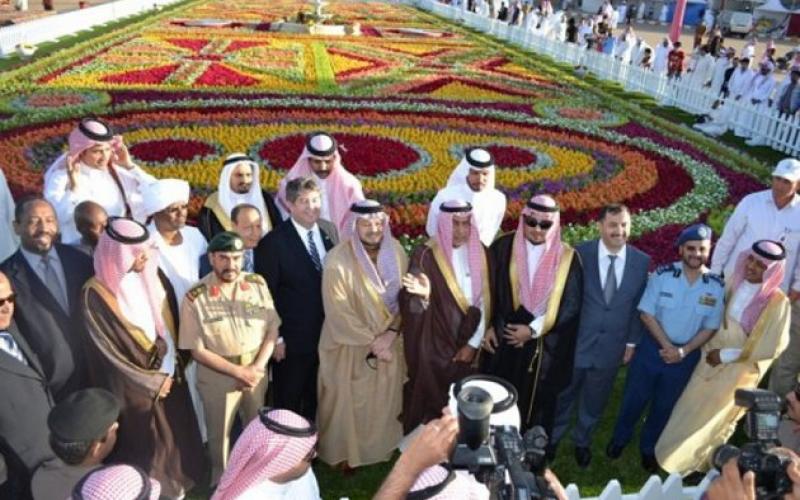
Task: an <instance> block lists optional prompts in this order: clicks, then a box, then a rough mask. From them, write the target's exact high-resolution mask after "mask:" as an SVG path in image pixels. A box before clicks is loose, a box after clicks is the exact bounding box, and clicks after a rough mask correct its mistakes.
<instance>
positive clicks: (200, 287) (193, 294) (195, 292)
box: [186, 284, 206, 302]
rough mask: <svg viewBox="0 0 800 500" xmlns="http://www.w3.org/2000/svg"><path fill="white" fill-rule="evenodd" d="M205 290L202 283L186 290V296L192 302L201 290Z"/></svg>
mask: <svg viewBox="0 0 800 500" xmlns="http://www.w3.org/2000/svg"><path fill="white" fill-rule="evenodd" d="M205 291H206V286H205V285H203V284H200V285H197V286H196V287H194V288H192V289H191V290H189V291H188V292H186V296H187V297H189V300H190V301H192V302H194V300H195V299H196V298H197V297H199V296H200V294H202V293H203V292H205Z"/></svg>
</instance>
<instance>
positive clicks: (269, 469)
mask: <svg viewBox="0 0 800 500" xmlns="http://www.w3.org/2000/svg"><path fill="white" fill-rule="evenodd" d="M268 415H269V418H270V420H272V421H274V422H277V423H279V424H281V425H283V426H286V427H291V428H296V429H305V428H308V427H309V423H308V421H307V420H306V419H304V418H303V417H301V416H300V415H297V414H296V413H294V412H292V411H289V410H272V411H271V412H269V414H268ZM316 443H317V435H316V434H314V435H312V436H307V437H293V436H287V435H285V434H280V433H278V432H275V431H273V430H270V429H268V428H267V427H266V426H265V425H264V423H262V422H261V419H260V418H254V419H253V420H252V421H251V422H250V424H249V425H248V426H247V428H245V430H244V432H243V433H242V435H241V436H240V437H239V439H238V440H237V441H236V445H235V446H234V447H233V451H232V452H231V458H230V461H229V462H228V468H227V469H225V473H224V474H223V475H222V478H221V479H220V481H219V486H217V491H216V492H214V496H213V497H211V498H212V500H233V499H235V498H237V497H238V496H239V495H241V494H242V493H244V492H245V491H247V490H249V489H250V488H252V487H254V486H257V485H258V484H260V483H262V482H264V481H265V480H267V479H272V478H275V477H277V476H280V475H281V474H284V473H285V472H288V471H289V470H291V469H293V468H294V467H296V466H297V465H299V464H300V463H301V462H302V461H303V459H304V458H306V457H307V456H308V455H309V453H310V452H311V450H313V449H314V446H315V445H316ZM297 500H300V499H297Z"/></svg>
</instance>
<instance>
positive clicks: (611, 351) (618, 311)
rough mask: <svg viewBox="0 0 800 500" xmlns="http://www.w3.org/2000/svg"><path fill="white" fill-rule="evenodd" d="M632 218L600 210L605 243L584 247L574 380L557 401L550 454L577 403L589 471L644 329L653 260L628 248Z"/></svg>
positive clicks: (579, 437) (577, 431) (576, 432)
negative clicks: (642, 309) (597, 431)
mask: <svg viewBox="0 0 800 500" xmlns="http://www.w3.org/2000/svg"><path fill="white" fill-rule="evenodd" d="M630 224H631V216H630V213H629V211H628V208H627V207H626V206H625V205H607V206H605V207H603V209H602V210H601V211H600V216H599V220H598V222H597V227H598V229H599V231H600V239H599V240H594V241H588V242H586V243H583V244H581V245H579V246H578V247H577V248H576V250H577V251H578V254H580V256H581V261H582V262H583V307H582V308H581V316H580V323H579V326H578V339H577V346H576V348H575V364H574V367H573V371H572V382H571V383H570V385H569V386H568V387H567V388H566V389H564V390H563V391H562V392H561V394H559V397H558V405H557V410H556V422H555V426H554V427H553V436H552V437H551V447H550V449H549V453H550V455H551V457H552V456H553V455H554V454H555V447H556V446H557V444H558V442H559V441H560V440H561V438H562V437H563V436H564V434H565V433H566V431H567V427H568V425H569V421H570V418H571V416H572V409H573V406H575V403H576V401H577V406H578V411H577V413H578V416H577V422H576V424H575V428H574V429H573V438H574V440H575V460H576V462H577V463H578V465H579V466H580V467H588V466H589V463H590V462H591V459H592V453H591V443H592V432H593V431H594V428H595V426H596V425H597V421H598V420H599V419H600V416H601V415H602V414H603V410H604V409H605V407H606V404H607V403H608V399H609V396H610V395H611V389H612V388H613V386H614V380H615V379H616V377H617V370H618V369H619V367H620V364H627V363H628V362H629V361H630V360H631V357H632V356H633V352H634V349H635V347H636V344H637V343H638V342H639V338H640V336H641V335H642V332H643V331H644V330H643V328H644V327H643V325H642V322H641V320H640V319H639V311H638V310H637V309H636V306H637V305H638V304H639V299H640V298H641V297H642V293H643V292H644V289H645V286H646V285H647V269H648V267H649V266H650V257H648V256H647V255H646V254H644V253H643V252H641V251H640V250H638V249H637V248H635V247H633V246H631V245H628V244H627V239H628V234H629V231H630Z"/></svg>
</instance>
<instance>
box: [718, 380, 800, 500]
mask: <svg viewBox="0 0 800 500" xmlns="http://www.w3.org/2000/svg"><path fill="white" fill-rule="evenodd" d="M735 397H736V406H741V407H742V408H747V416H746V417H745V426H744V430H745V434H746V435H747V437H748V439H750V440H751V441H750V442H749V443H747V444H745V445H744V446H742V447H741V448H737V447H736V446H733V445H730V444H724V445H722V446H720V447H718V448H717V449H716V450H714V455H713V459H712V461H713V464H714V467H716V468H717V469H720V470H721V469H722V466H723V465H725V463H726V462H728V461H729V460H730V459H731V458H737V457H738V458H737V464H738V466H739V473H740V474H744V473H745V472H747V471H752V472H753V474H755V477H756V498H758V499H779V498H783V496H784V495H785V494H787V493H791V491H792V480H791V479H790V478H789V476H788V474H787V473H786V469H787V467H788V466H789V464H790V463H791V459H790V458H789V457H786V456H784V455H782V454H780V453H779V452H775V451H774V450H772V448H774V447H775V446H777V445H778V425H779V424H780V416H781V411H782V408H783V401H782V399H781V397H780V396H778V395H777V394H775V393H774V392H771V391H765V390H763V389H736V395H735Z"/></svg>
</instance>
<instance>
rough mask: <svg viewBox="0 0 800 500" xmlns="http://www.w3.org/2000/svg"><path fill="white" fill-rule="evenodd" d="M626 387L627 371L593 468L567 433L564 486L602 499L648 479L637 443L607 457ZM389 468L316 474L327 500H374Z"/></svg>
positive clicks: (558, 466)
mask: <svg viewBox="0 0 800 500" xmlns="http://www.w3.org/2000/svg"><path fill="white" fill-rule="evenodd" d="M624 383H625V370H620V373H619V375H618V376H617V381H616V383H615V384H614V392H613V394H612V396H611V402H610V403H609V405H608V408H607V409H606V412H605V414H604V415H603V418H602V419H601V420H600V424H599V425H598V428H597V430H596V432H595V438H594V443H593V445H592V454H593V458H592V463H591V465H590V466H589V467H588V468H587V469H580V468H578V466H577V465H576V464H575V458H574V453H573V450H574V446H573V444H572V440H571V434H569V433H568V434H567V436H566V437H565V438H564V440H563V441H562V443H561V444H560V446H559V448H558V455H557V456H556V460H555V463H553V464H552V466H551V468H552V469H553V470H554V471H555V473H556V475H557V476H558V477H559V479H561V482H562V483H563V484H564V486H566V485H567V484H569V483H575V484H577V485H578V486H579V488H580V492H581V495H582V496H597V495H599V494H600V493H601V492H602V490H603V488H605V486H606V484H607V483H608V481H609V480H611V479H614V478H616V479H618V480H619V481H620V483H621V484H622V486H623V489H624V490H625V491H626V492H629V493H630V492H634V491H638V490H639V489H640V488H641V487H642V486H643V485H644V482H645V481H646V480H647V478H648V477H649V474H648V473H646V472H645V471H644V469H642V468H641V466H640V465H639V450H638V447H637V446H636V442H635V441H634V442H633V443H631V445H629V446H628V447H627V448H626V449H625V453H623V454H622V457H620V458H619V459H617V460H614V461H611V460H609V459H608V458H606V456H605V447H606V444H607V443H608V441H609V440H610V439H611V434H612V433H613V430H614V421H615V419H616V416H617V410H618V409H619V405H620V402H621V400H622V389H623V386H624ZM389 468H390V466H389V465H388V464H380V465H374V466H371V467H363V468H361V469H358V470H357V472H356V474H354V475H353V476H350V477H347V478H345V477H344V476H342V474H341V473H340V472H338V471H335V470H332V469H331V468H330V467H327V466H326V465H324V464H320V465H317V466H316V467H315V468H314V470H315V472H316V475H317V480H318V481H319V486H320V491H321V493H322V498H323V499H324V500H338V499H339V498H340V497H348V498H350V500H362V499H369V498H372V495H373V494H374V493H375V492H376V491H377V489H378V487H379V486H380V483H381V481H382V480H383V478H384V477H386V474H387V473H388V471H389Z"/></svg>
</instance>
